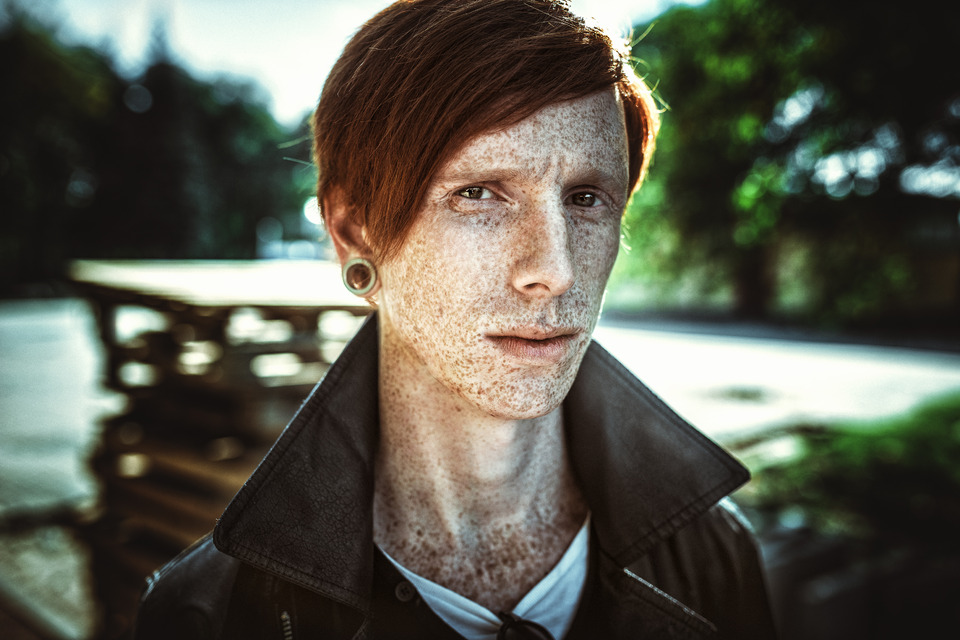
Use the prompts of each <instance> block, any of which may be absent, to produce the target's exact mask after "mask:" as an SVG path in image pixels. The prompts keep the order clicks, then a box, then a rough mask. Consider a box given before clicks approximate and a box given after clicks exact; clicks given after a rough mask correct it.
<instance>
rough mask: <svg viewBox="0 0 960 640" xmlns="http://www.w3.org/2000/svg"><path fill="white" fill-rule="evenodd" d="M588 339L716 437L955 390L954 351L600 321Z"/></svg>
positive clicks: (896, 406) (891, 407)
mask: <svg viewBox="0 0 960 640" xmlns="http://www.w3.org/2000/svg"><path fill="white" fill-rule="evenodd" d="M595 337H596V339H597V341H598V342H600V343H601V344H603V345H604V346H606V347H607V348H608V349H609V350H610V351H611V352H613V353H614V355H616V356H617V357H618V358H619V359H620V360H621V362H623V363H624V364H625V365H626V366H627V368H629V369H630V370H631V371H633V372H634V373H635V374H636V375H637V376H638V377H640V379H641V380H643V381H644V382H645V383H646V384H647V385H648V386H649V387H651V388H652V389H653V390H654V391H655V392H657V393H658V394H659V395H660V396H661V397H662V398H663V399H664V400H666V401H667V402H668V403H669V404H671V406H673V408H674V409H675V410H677V412H678V413H680V414H681V415H682V416H684V417H685V418H687V419H688V420H690V421H691V422H693V423H694V424H695V425H697V426H698V427H699V428H700V429H702V430H703V431H705V432H707V433H709V434H711V435H712V436H714V437H717V438H719V439H723V440H726V439H729V438H736V437H738V436H741V435H745V434H749V433H752V432H756V431H757V430H760V429H764V428H768V427H771V426H778V425H786V424H793V423H797V422H804V421H813V422H821V421H834V420H854V421H856V420H863V419H870V418H877V417H883V416H891V415H896V414H898V413H901V412H903V411H905V410H908V409H910V408H911V407H913V406H914V405H916V404H917V403H918V402H921V401H922V400H924V399H926V398H929V397H931V396H934V395H938V394H942V393H947V392H950V391H960V354H956V353H945V352H936V351H929V350H916V349H905V348H894V347H882V346H869V345H860V344H834V343H823V342H812V341H808V340H792V339H785V340H784V339H772V338H753V337H744V336H722V335H708V334H705V333H700V334H697V333H692V332H689V331H685V332H683V333H677V332H671V331H669V330H664V329H646V328H641V326H640V325H638V324H636V323H634V324H633V325H631V324H629V323H623V322H618V323H601V326H600V327H599V328H598V329H597V331H596V333H595Z"/></svg>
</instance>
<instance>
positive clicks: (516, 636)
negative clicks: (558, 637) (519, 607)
mask: <svg viewBox="0 0 960 640" xmlns="http://www.w3.org/2000/svg"><path fill="white" fill-rule="evenodd" d="M497 617H498V618H500V620H501V622H503V624H502V625H501V626H500V630H499V631H497V640H553V636H552V635H550V632H549V631H547V630H546V628H544V626H543V625H539V624H537V623H536V622H531V621H530V620H524V619H522V618H518V617H517V616H515V615H513V614H512V613H503V612H502V611H501V612H500V613H498V614H497Z"/></svg>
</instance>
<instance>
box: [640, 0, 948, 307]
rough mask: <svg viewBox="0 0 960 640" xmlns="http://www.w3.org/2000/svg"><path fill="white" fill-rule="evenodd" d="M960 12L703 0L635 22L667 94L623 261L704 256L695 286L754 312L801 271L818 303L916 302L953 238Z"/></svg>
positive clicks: (661, 263) (856, 1) (673, 263)
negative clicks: (934, 259) (722, 289)
mask: <svg viewBox="0 0 960 640" xmlns="http://www.w3.org/2000/svg"><path fill="white" fill-rule="evenodd" d="M958 19H960V8H958V7H957V6H955V5H945V4H941V3H934V2H932V1H931V0H919V5H917V3H914V4H912V5H910V6H909V7H903V6H902V5H892V4H890V5H889V6H888V5H884V4H880V5H878V4H877V3H867V2H865V1H864V0H853V1H851V2H845V3H835V2H834V3H828V2H826V1H825V0H803V1H801V0H776V1H775V0H713V1H712V2H709V3H707V4H704V5H702V6H700V7H676V8H674V9H672V10H670V11H668V12H667V13H666V14H664V15H663V16H661V17H660V19H658V20H657V21H656V23H655V24H653V25H652V26H651V25H641V26H639V27H637V32H638V33H642V32H644V31H646V30H647V29H649V33H648V34H647V35H646V36H645V37H644V38H642V39H641V40H640V41H639V42H638V43H637V44H636V46H635V48H634V51H633V53H634V56H635V58H636V59H637V61H638V63H637V67H638V71H639V72H640V73H641V75H645V76H646V78H647V80H648V81H649V82H652V83H654V84H655V85H656V86H657V92H658V94H659V96H660V97H661V98H662V99H663V100H664V101H665V103H666V104H667V105H668V110H667V111H666V112H665V114H664V125H663V130H662V137H661V140H660V144H659V148H658V151H657V156H656V157H655V159H654V166H653V168H652V171H651V176H650V179H649V183H648V184H647V185H646V186H645V187H644V189H643V190H642V191H641V192H640V194H639V195H638V196H637V197H635V198H634V201H633V202H632V203H631V207H630V209H629V211H628V217H627V227H628V231H629V232H630V234H631V235H630V242H631V244H633V245H634V248H635V254H634V255H633V256H632V260H631V264H630V265H628V267H632V270H633V272H634V273H640V274H641V275H642V274H643V272H644V270H646V272H647V273H649V272H650V271H651V270H653V269H656V270H659V271H661V272H662V273H667V274H671V275H673V276H676V275H677V274H681V273H684V272H687V271H689V270H690V269H691V268H694V269H695V268H697V267H698V266H700V267H702V266H703V265H709V267H708V269H704V272H706V273H707V274H708V276H707V277H705V278H703V279H702V284H703V286H704V287H706V288H709V287H719V286H723V285H724V284H729V285H730V286H731V289H732V291H733V298H734V301H735V308H736V310H737V311H738V312H739V313H741V314H742V315H747V316H761V315H764V314H766V313H768V312H769V311H771V310H772V309H773V310H776V304H775V303H779V305H780V307H779V308H781V309H783V308H785V307H786V306H787V303H789V300H787V303H784V300H785V299H787V298H789V295H790V287H791V286H794V291H796V287H795V282H796V281H797V280H799V281H802V282H803V283H804V287H805V288H806V289H805V291H803V292H802V295H801V296H800V297H801V299H802V302H801V304H799V305H798V307H799V308H800V309H801V310H803V311H805V312H808V313H814V314H817V315H818V316H819V317H821V318H823V317H826V318H830V319H834V320H836V319H851V318H862V317H865V316H868V315H870V314H876V313H880V312H887V313H889V312H894V311H898V310H903V309H905V308H907V307H909V306H910V305H916V304H918V301H919V302H922V295H921V294H922V291H921V292H918V289H917V287H918V286H920V285H923V284H924V278H925V277H926V276H925V273H924V269H928V268H929V261H930V253H931V251H943V252H953V253H952V254H949V253H948V254H947V255H949V256H951V257H950V258H949V259H947V260H946V263H947V264H953V263H952V262H951V260H955V258H956V254H957V251H956V247H957V246H958V244H957V243H958V238H957V229H956V211H957V204H956V198H957V197H958V196H960V174H958V173H957V169H956V166H957V163H958V162H960V146H958V142H960V138H958V134H960V69H958V68H957V67H956V65H952V64H949V63H947V64H945V62H946V61H948V60H951V59H952V57H953V54H952V52H951V47H952V46H953V45H952V43H953V41H954V38H955V36H956V29H957V27H956V25H957V24H960V21H958ZM911 172H912V173H911ZM937 172H939V173H940V174H944V172H946V175H947V176H948V177H949V180H952V182H950V183H949V184H950V185H951V186H945V185H944V182H945V180H946V179H945V178H943V176H942V175H941V176H940V177H939V178H938V177H937ZM911 176H913V177H912V178H911ZM938 180H939V182H938ZM937 185H939V186H937ZM934 186H936V188H933V187H934ZM931 247H934V248H933V249H932V248H931ZM938 277H940V278H941V279H942V277H943V276H942V275H940V276H938ZM958 281H960V280H958ZM940 302H941V304H942V300H941V301H940ZM952 304H953V305H954V311H955V310H956V309H957V308H960V296H956V295H954V297H953V300H952Z"/></svg>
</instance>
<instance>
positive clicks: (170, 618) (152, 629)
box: [135, 535, 240, 640]
mask: <svg viewBox="0 0 960 640" xmlns="http://www.w3.org/2000/svg"><path fill="white" fill-rule="evenodd" d="M239 567H240V561H239V560H237V559H235V558H232V557H231V556H228V555H226V554H224V553H222V552H221V551H219V550H218V549H217V548H216V547H215V546H214V545H213V540H212V539H211V537H210V536H209V535H207V536H205V537H203V538H201V539H200V540H198V541H197V542H195V543H194V544H193V545H192V546H190V547H189V548H187V549H186V550H184V551H183V552H182V553H180V555H178V556H177V557H176V558H174V559H173V560H171V561H170V562H168V563H167V564H166V565H164V566H163V567H161V568H160V569H158V570H157V571H156V572H154V574H153V575H152V576H150V577H149V578H148V579H147V586H146V589H145V590H144V592H143V596H142V597H141V599H140V608H139V610H138V612H137V622H136V631H135V637H136V638H137V640H150V639H152V638H184V639H188V640H192V639H197V640H199V639H201V638H202V639H207V638H216V637H218V636H219V633H220V627H221V626H222V624H223V620H224V618H225V616H226V610H227V606H228V604H229V601H230V595H231V593H232V591H233V585H234V582H235V580H236V576H237V571H238V570H239Z"/></svg>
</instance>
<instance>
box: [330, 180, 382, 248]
mask: <svg viewBox="0 0 960 640" xmlns="http://www.w3.org/2000/svg"><path fill="white" fill-rule="evenodd" d="M321 206H322V208H321V211H322V212H323V221H324V225H326V228H327V233H329V234H330V240H332V241H333V246H334V248H335V249H336V250H337V258H338V259H339V260H340V264H344V263H345V262H346V261H347V260H349V259H350V258H369V257H370V256H371V255H372V253H373V252H372V250H371V249H370V245H368V244H367V241H366V239H365V238H364V233H363V226H362V225H361V224H360V223H359V222H357V220H356V216H354V215H353V213H354V211H353V207H352V206H351V205H350V203H349V202H348V201H347V199H346V197H345V196H344V194H343V191H341V190H340V189H331V190H330V191H329V192H328V193H326V194H325V195H324V197H323V203H322V205H321Z"/></svg>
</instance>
